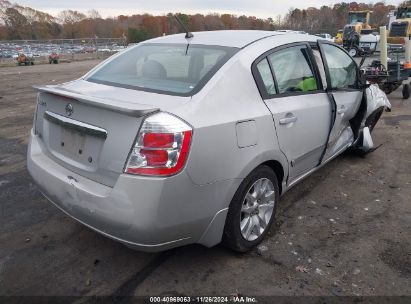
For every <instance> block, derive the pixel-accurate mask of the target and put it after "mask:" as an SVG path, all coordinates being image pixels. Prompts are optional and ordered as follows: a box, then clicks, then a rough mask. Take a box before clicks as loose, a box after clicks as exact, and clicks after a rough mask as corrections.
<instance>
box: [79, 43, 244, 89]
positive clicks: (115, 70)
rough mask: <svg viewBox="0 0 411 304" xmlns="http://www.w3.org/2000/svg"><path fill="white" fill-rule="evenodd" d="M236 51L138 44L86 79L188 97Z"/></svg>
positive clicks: (194, 46) (218, 47) (191, 46)
mask: <svg viewBox="0 0 411 304" xmlns="http://www.w3.org/2000/svg"><path fill="white" fill-rule="evenodd" d="M237 50H238V49H237V48H229V47H220V46H202V45H201V46H200V45H187V44H179V45H176V44H142V45H139V46H137V47H134V48H133V49H131V50H129V51H125V52H124V53H123V54H120V55H119V56H118V57H117V58H115V59H113V60H112V61H110V62H108V63H107V64H106V65H104V66H102V67H101V68H100V69H98V70H97V71H95V72H94V73H93V74H92V75H90V76H89V77H88V78H87V79H86V80H87V81H91V82H96V83H103V84H108V85H112V86H118V87H124V88H131V89H136V90H143V91H152V92H158V93H165V94H171V95H181V96H189V95H191V94H194V93H196V92H198V91H199V90H200V89H201V88H202V87H203V86H204V84H205V83H206V82H207V81H208V80H209V79H210V78H211V77H212V76H213V75H214V74H215V72H216V71H217V70H218V69H219V68H220V67H221V66H222V65H223V64H224V63H225V62H226V61H227V60H228V59H229V58H231V57H232V56H233V54H235V53H236V52H237Z"/></svg>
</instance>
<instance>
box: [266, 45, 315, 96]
mask: <svg viewBox="0 0 411 304" xmlns="http://www.w3.org/2000/svg"><path fill="white" fill-rule="evenodd" d="M309 58H310V57H309V53H308V48H307V47H306V46H292V47H289V48H286V49H282V50H279V51H276V52H274V53H272V54H271V55H269V56H268V60H269V61H270V63H271V66H272V67H273V71H274V75H275V78H276V81H277V86H278V92H279V93H287V92H309V91H316V90H317V89H318V87H317V80H316V78H315V76H314V73H313V70H312V68H311V66H310V64H309Z"/></svg>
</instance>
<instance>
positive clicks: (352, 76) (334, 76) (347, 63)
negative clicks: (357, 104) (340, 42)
mask: <svg viewBox="0 0 411 304" xmlns="http://www.w3.org/2000/svg"><path fill="white" fill-rule="evenodd" d="M322 50H323V52H324V56H325V60H326V62H327V67H328V72H329V75H330V80H331V87H332V88H333V89H343V88H356V87H357V65H356V64H355V62H354V60H353V59H352V58H351V57H350V56H349V55H348V54H346V53H345V52H344V51H343V50H341V49H339V48H338V47H336V46H334V45H331V44H323V45H322Z"/></svg>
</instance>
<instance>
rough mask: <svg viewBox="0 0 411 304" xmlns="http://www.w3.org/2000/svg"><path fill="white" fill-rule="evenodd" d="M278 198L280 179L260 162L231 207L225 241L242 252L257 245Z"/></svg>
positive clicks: (268, 226) (271, 219) (273, 212)
mask: <svg viewBox="0 0 411 304" xmlns="http://www.w3.org/2000/svg"><path fill="white" fill-rule="evenodd" d="M278 199H279V188H278V180H277V176H276V175H275V173H274V171H273V170H272V169H271V168H270V167H268V166H264V165H263V166H260V167H258V168H256V169H255V170H254V171H253V172H251V173H250V174H249V175H248V176H247V177H246V178H245V179H244V181H243V182H242V183H241V185H240V187H239V188H238V190H237V192H236V193H235V195H234V198H233V199H232V201H231V203H230V207H229V209H228V214H227V219H226V223H225V227H224V235H223V243H224V244H225V245H226V246H227V247H229V248H231V249H233V250H235V251H239V252H246V251H248V250H250V249H252V248H253V247H254V246H256V245H258V244H259V243H260V242H261V241H262V240H263V238H264V236H265V235H266V234H267V232H268V231H269V230H270V227H271V225H272V222H273V220H274V217H275V212H276V209H277V203H278Z"/></svg>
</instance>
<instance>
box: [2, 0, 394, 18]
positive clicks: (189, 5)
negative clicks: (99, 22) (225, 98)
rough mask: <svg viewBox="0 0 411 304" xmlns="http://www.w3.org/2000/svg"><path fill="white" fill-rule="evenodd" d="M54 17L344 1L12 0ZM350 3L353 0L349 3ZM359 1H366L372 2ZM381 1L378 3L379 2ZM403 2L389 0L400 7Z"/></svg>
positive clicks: (281, 9) (247, 9)
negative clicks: (62, 13) (68, 13)
mask: <svg viewBox="0 0 411 304" xmlns="http://www.w3.org/2000/svg"><path fill="white" fill-rule="evenodd" d="M9 1H10V2H17V3H18V4H20V5H24V6H30V7H32V8H34V9H37V10H42V11H47V12H49V13H51V14H52V15H56V14H57V13H58V12H60V11H62V10H65V9H72V10H79V11H81V12H84V13H85V12H87V11H88V10H90V9H96V10H97V11H98V12H100V14H101V15H102V16H103V17H109V16H118V15H121V14H123V15H132V14H139V13H150V14H154V15H157V14H159V15H161V14H165V13H168V12H182V13H203V14H206V13H214V12H216V13H230V14H235V15H243V14H244V15H248V16H257V17H261V18H267V17H276V16H277V15H279V14H281V15H284V14H286V13H287V12H288V10H289V9H290V8H307V7H311V6H314V7H320V6H322V5H330V4H333V3H337V2H341V1H333V0H323V1H321V0H151V1H150V0H117V1H115V0H98V1H95V0H70V1H67V0H66V1H64V0H9ZM346 2H349V0H346ZM357 2H366V3H368V2H369V1H368V0H364V1H360V0H357ZM375 2H378V1H375ZM400 2H401V1H400V0H387V1H386V3H390V4H394V5H397V4H399V3H400Z"/></svg>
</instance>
